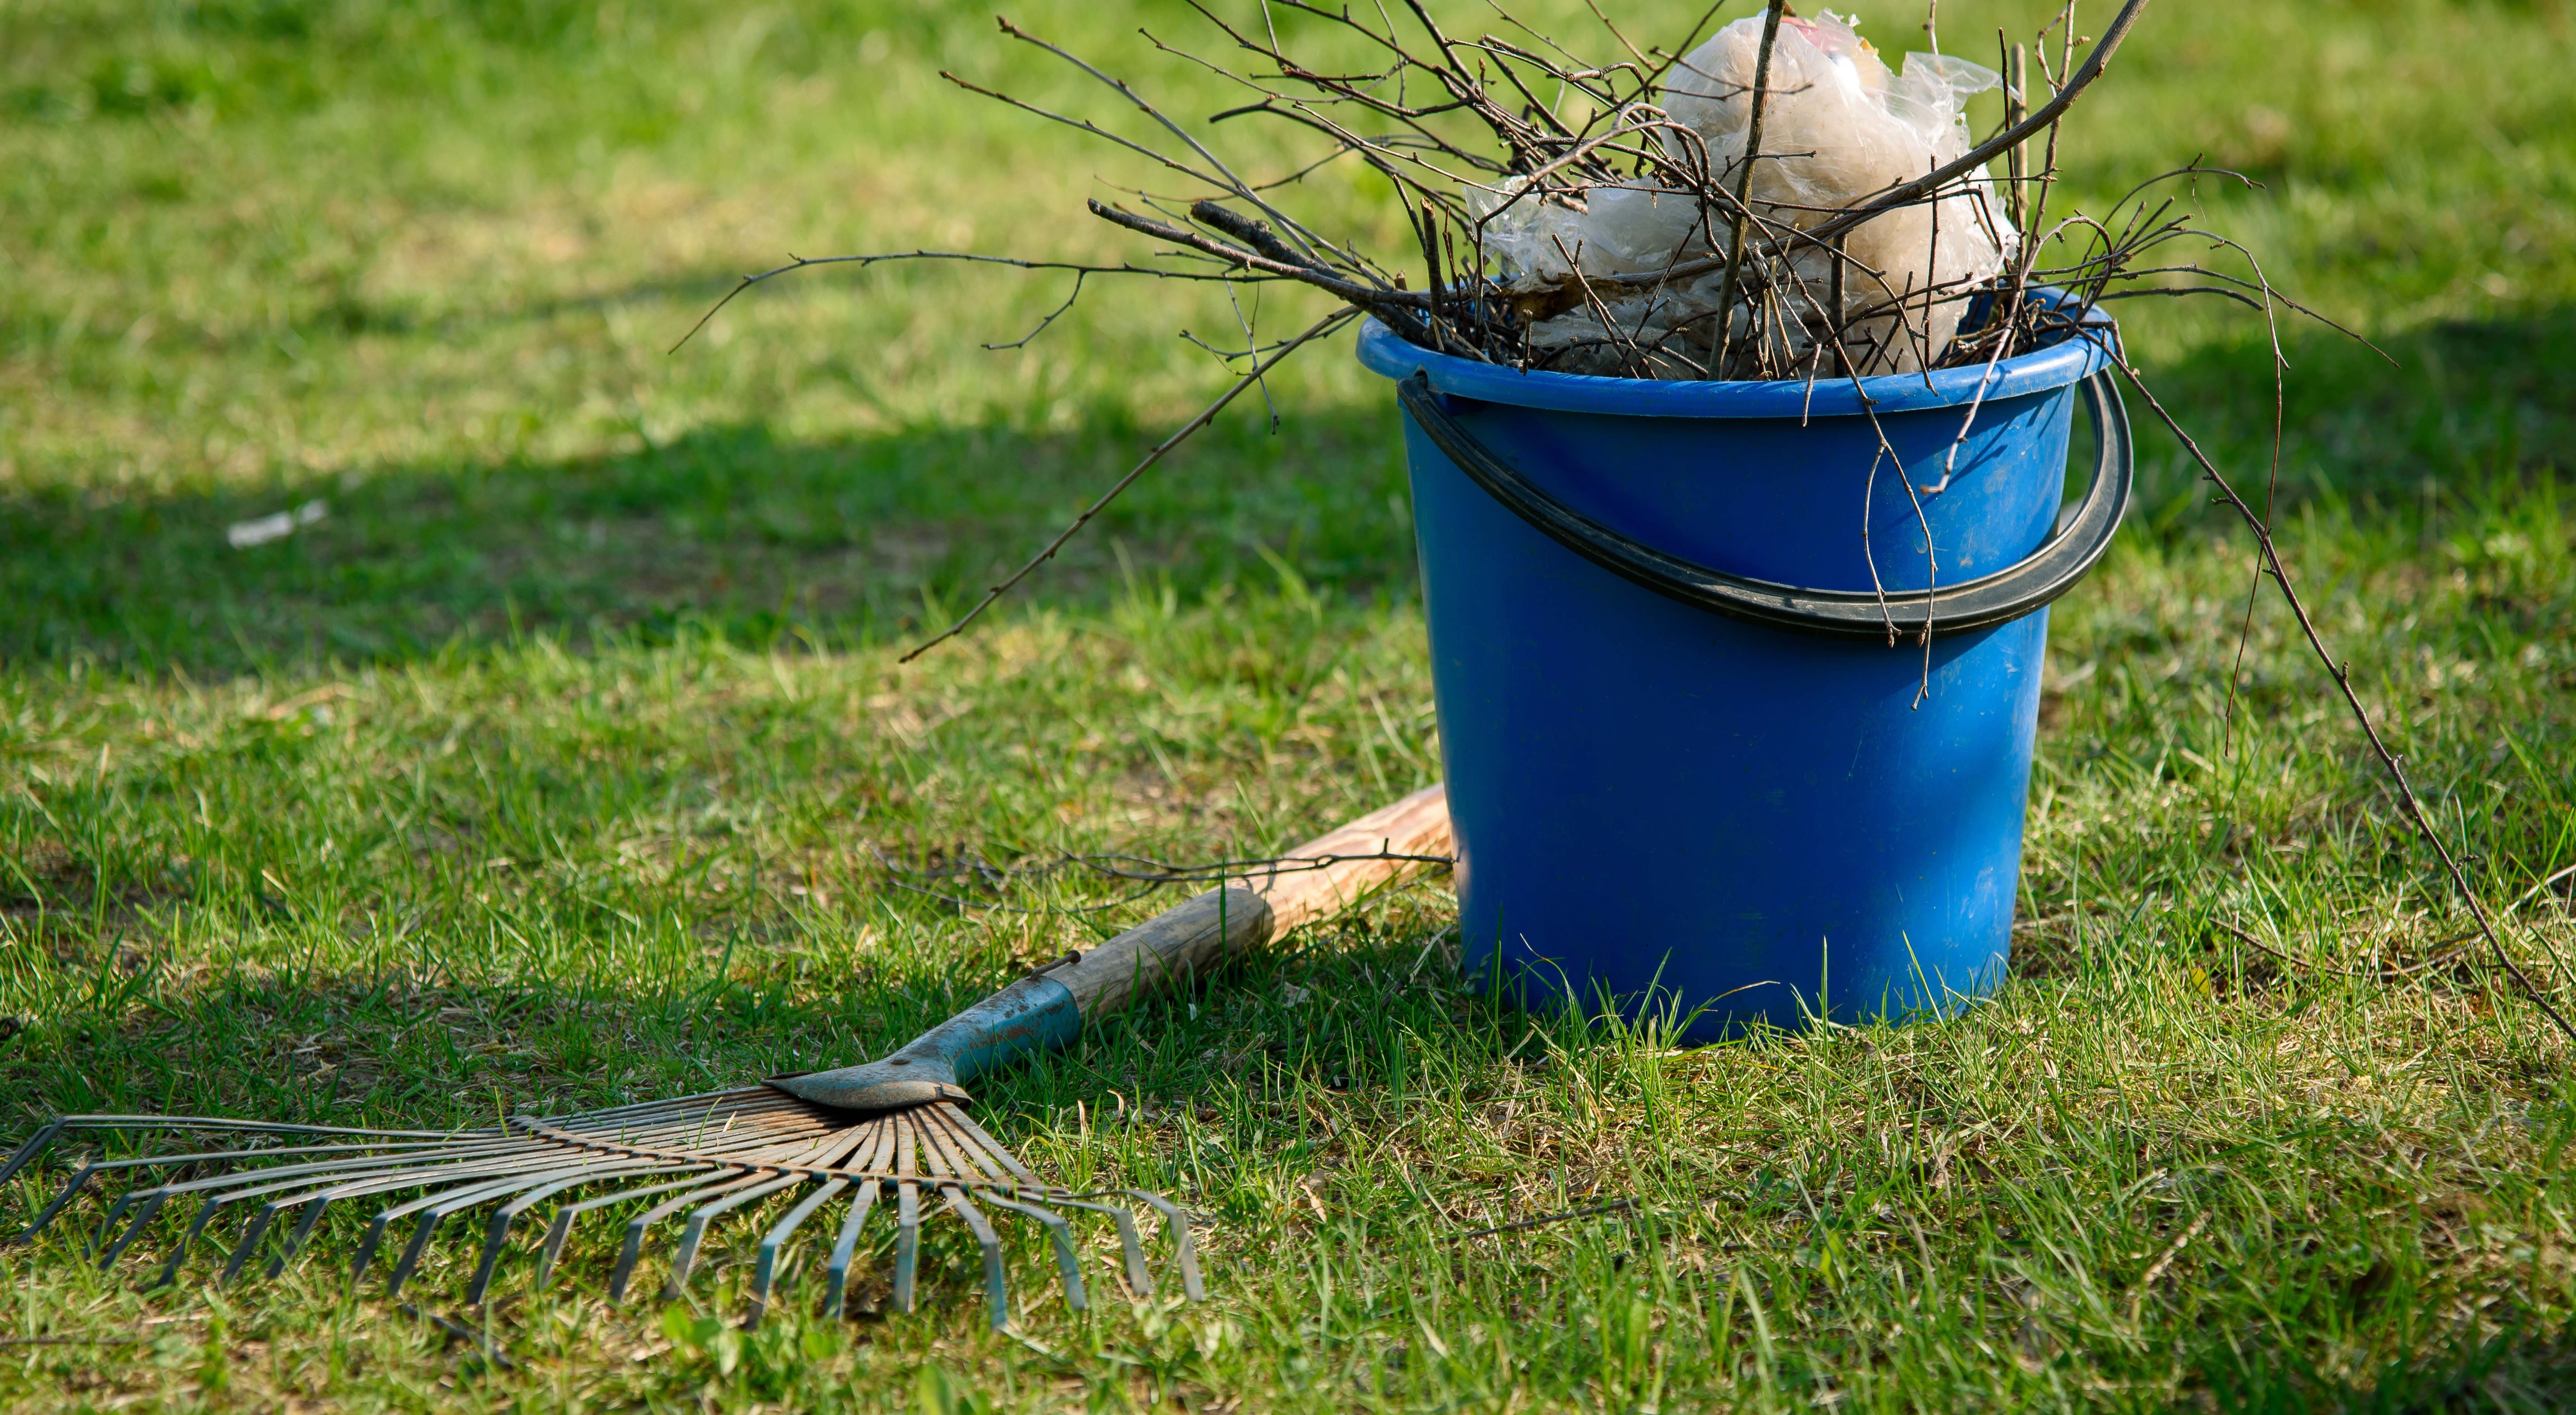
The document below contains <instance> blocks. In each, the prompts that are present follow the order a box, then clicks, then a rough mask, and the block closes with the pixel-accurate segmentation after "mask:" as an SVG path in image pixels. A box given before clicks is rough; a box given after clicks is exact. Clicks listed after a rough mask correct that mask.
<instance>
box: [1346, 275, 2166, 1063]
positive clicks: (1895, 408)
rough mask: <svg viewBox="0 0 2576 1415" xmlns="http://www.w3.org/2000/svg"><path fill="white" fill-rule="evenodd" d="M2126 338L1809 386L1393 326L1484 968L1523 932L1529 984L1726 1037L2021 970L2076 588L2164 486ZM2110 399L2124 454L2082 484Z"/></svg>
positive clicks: (1919, 1007) (1517, 954)
mask: <svg viewBox="0 0 2576 1415" xmlns="http://www.w3.org/2000/svg"><path fill="white" fill-rule="evenodd" d="M2109 338H2110V330H2109V328H2108V326H2107V324H2105V325H2101V326H2098V327H2097V328H2096V329H2090V330H2088V331H2087V334H2086V336H2085V337H2077V338H2069V339H2067V340H2064V341H2062V342H2060V343H2058V344H2055V345H2053V346H2051V347H2047V348H2043V349H2041V350H2039V351H2037V352H2034V353H2030V354H2026V355H2023V356H2021V357H2018V358H2014V359H2010V360H2006V361H2003V362H2001V363H1999V364H1998V365H1996V366H1995V367H1994V368H1993V369H1992V370H1988V369H1984V368H1967V369H1950V370H1944V371H1941V372H1936V373H1932V374H1929V375H1925V374H1904V375H1893V376H1886V377H1879V378H1871V379H1866V380H1862V381H1861V382H1860V383H1859V384H1858V385H1857V386H1855V385H1854V383H1853V382H1852V381H1851V380H1847V379H1846V380H1842V381H1839V382H1828V381H1818V382H1817V383H1815V384H1814V385H1812V386H1809V385H1807V384H1803V383H1795V382H1789V383H1681V382H1651V381H1645V380H1636V379H1614V378H1595V377H1586V376H1580V375H1572V374H1552V373H1518V372H1514V371H1512V370H1510V369H1507V368H1502V367H1497V366H1494V365H1490V364H1481V363H1476V362H1473V361H1470V360H1466V359H1460V358H1453V357H1449V356H1446V355H1441V354H1436V353H1432V352H1430V351H1428V350H1425V349H1422V348H1419V347H1417V346H1415V345H1412V344H1409V343H1406V342H1405V341H1403V340H1402V339H1399V338H1397V337H1396V336H1395V335H1394V334H1392V333H1390V332H1388V331H1387V330H1386V329H1385V328H1384V327H1383V326H1380V325H1378V324H1375V323H1373V322H1372V323H1371V324H1369V325H1367V326H1366V327H1365V329H1364V330H1363V332H1362V334H1361V336H1360V347H1359V356H1360V359H1361V362H1363V363H1364V364H1366V365H1367V366H1368V367H1369V368H1370V369H1372V370H1374V371H1376V372H1378V373H1381V374H1384V375H1386V376H1387V377H1389V378H1393V379H1397V380H1399V381H1400V388H1399V391H1400V395H1401V402H1402V403H1403V406H1404V409H1405V413H1406V418H1405V449H1406V452H1407V454H1408V461H1409V464H1410V468H1411V472H1412V482H1413V504H1414V521H1415V529H1416V535H1417V539H1418V549H1419V552H1420V555H1421V561H1422V586H1423V598H1424V603H1425V608H1426V613H1427V616H1428V618H1429V621H1430V635H1431V654H1432V682H1433V689H1434V693H1435V697H1436V700H1437V704H1438V711H1439V721H1440V748H1441V754H1442V756H1443V758H1444V759H1445V761H1444V765H1445V766H1446V768H1447V774H1448V785H1449V811H1450V818H1451V821H1452V825H1453V829H1454V831H1455V835H1456V840H1457V845H1458V853H1459V865H1458V873H1457V887H1458V894H1459V906H1460V928H1461V931H1462V934H1463V937H1464V943H1465V953H1466V962H1467V966H1468V968H1469V971H1470V972H1471V974H1474V975H1478V976H1482V975H1484V972H1485V970H1486V969H1487V968H1488V967H1490V966H1492V964H1493V961H1494V959H1495V956H1496V954H1497V952H1498V951H1499V954H1500V959H1501V961H1502V963H1503V965H1504V967H1503V970H1502V972H1503V976H1504V977H1506V978H1507V979H1510V980H1511V981H1512V982H1513V983H1514V985H1515V986H1517V987H1519V988H1520V989H1522V990H1523V991H1524V993H1525V995H1526V994H1527V992H1528V991H1529V990H1531V989H1535V990H1537V991H1538V992H1540V993H1542V994H1544V993H1558V994H1562V993H1566V992H1571V993H1573V994H1574V995H1575V996H1576V997H1577V998H1578V999H1580V1000H1581V1001H1582V1002H1583V1004H1584V1005H1586V1006H1600V1005H1605V1004H1606V1005H1614V1006H1617V1007H1619V1008H1621V1009H1623V1010H1626V1011H1629V1012H1630V1013H1632V1014H1633V1013H1635V1012H1636V1011H1637V1010H1638V1009H1640V1008H1646V1007H1651V1008H1652V1009H1653V1010H1655V1011H1656V1012H1657V1013H1659V1014H1665V1015H1687V1016H1691V1017H1692V1018H1693V1020H1692V1022H1691V1024H1690V1026H1689V1028H1688V1034H1689V1036H1691V1037H1692V1038H1693V1039H1697V1040H1708V1039H1713V1038H1715V1037H1718V1036H1722V1035H1727V1034H1729V1033H1732V1032H1734V1031H1736V1030H1739V1029H1740V1028H1742V1027H1743V1026H1745V1025H1747V1024H1750V1023H1753V1022H1755V1021H1762V1022H1768V1023H1771V1024H1773V1025H1776V1026H1782V1027H1797V1026H1801V1025H1804V1024H1806V1023H1807V1022H1809V1021H1810V1020H1812V1019H1815V1018H1820V1017H1824V1018H1831V1019H1833V1020H1835V1021H1845V1022H1849V1021H1863V1020H1868V1019H1874V1018H1881V1017H1887V1018H1895V1017H1903V1016H1907V1015H1910V1014H1917V1013H1922V1012H1926V1011H1931V1012H1948V1011H1951V1010H1954V1009H1955V1008H1956V1007H1958V1006H1959V1005H1961V1004H1963V1003H1964V1002H1966V1001H1967V1000H1968V999H1971V998H1973V997H1976V996H1978V995H1979V994H1981V993H1984V992H1987V991H1989V990H1991V989H1992V988H1994V987H1995V986H1996V984H1997V983H1998V982H1999V981H2000V980H2001V979H2002V976H2003V974H2004V971H2005V967H2006V965H2007V962H2008V960H2009V957H2010V950H2011V942H2012V922H2013V906H2014V901H2015V895H2016V893H2017V883H2018V880H2019V877H2020V870H2021V838H2022V817H2023V813H2024V807H2025V803H2026V799H2027V796H2028V790H2029V784H2030V763H2031V747H2032V740H2033V737H2034V735H2035V733H2036V730H2037V726H2038V714H2039V686H2040V672H2041V661H2042V658H2043V656H2044V653H2045V649H2046V645H2047V636H2048V613H2047V609H2046V605H2047V604H2048V602H2049V601H2050V600H2051V599H2054V598H2055V597H2056V596H2057V595H2059V594H2062V593H2064V592H2065V591H2066V590H2067V589H2068V588H2070V587H2071V586H2072V585H2073V584H2074V583H2075V581H2076V580H2077V579H2079V578H2081V577H2082V575H2083V574H2084V573H2085V571H2087V570H2089V569H2090V568H2091V566H2092V564H2093V563H2094V561H2095V560H2096V559H2098V558H2099V557H2100V555H2101V553H2102V551H2103V550H2104V548H2105V547H2107V545H2108V544H2109V541H2110V537H2111V533H2112V532H2113V531H2114V530H2116V529H2117V526H2118V523H2119V519H2120V515H2121V513H2122V512H2123V511H2124V510H2125V508H2126V505H2127V501H2128V491H2129V481H2130V461H2131V459H2130V442H2129V428H2128V422H2127V419H2126V415H2125V412H2124V411H2123V409H2122V407H2121V404H2120V401H2119V395H2118V392H2117V390H2116V389H2115V388H2114V387H2113V386H2112V384H2111V376H2110V374H2109V373H2108V372H2107V368H2108V358H2107V356H2106V354H2105V352H2104V348H2105V346H2107V344H2108V341H2109ZM1981 381H1983V382H1985V383H1986V390H1985V396H1984V398H1983V399H1982V400H1981V401H1980V400H1979V399H1978V397H1977V388H1978V385H1979V383H1980V382H1981ZM1864 399H1866V400H1867V401H1866V402H1864ZM2079 402H2082V403H2084V404H2086V405H2088V407H2089V410H2090V412H2091V414H2092V419H2093V422H2094V425H2095V431H2096V434H2097V441H2098V444H2099V450H2100V456H2099V459H2098V461H2097V462H2096V463H2095V465H2094V466H2093V469H2092V477H2091V483H2090V485H2089V487H2088V488H2087V489H2086V490H2085V491H2084V492H2083V493H2082V494H2081V495H2080V497H2079V498H2078V499H2077V500H2075V501H2074V502H2072V503H2070V504H2068V505H2066V506H2064V507H2063V508H2061V504H2060V503H2061V500H2062V499H2064V497H2063V493H2064V491H2065V488H2066V484H2067V451H2068V447H2069V443H2070V437H2071V432H2072V425H2073V421H2074V413H2075V409H2076V406H2077V404H2078V403H2079ZM1972 404H1975V405H1976V410H1975V415H1974V418H1973V421H1971V419H1970V417H1969V409H1970V406H1971V405H1972ZM1872 413H1874V414H1875V418H1874V419H1873V417H1872V416H1871V415H1872ZM1963 426H1964V427H1966V428H1967V435H1966V437H1965V438H1964V439H1962V438H1961V436H1960V434H1961V430H1962V428H1963ZM1882 435H1883V437H1884V441H1883V442H1882ZM1953 443H1957V444H1958V450H1957V454H1956V456H1955V458H1953V457H1952V456H1951V451H1950V449H1951V447H1952V445H1953ZM1891 452H1892V453H1893V457H1891V456H1890V455H1889V454H1890V453H1891ZM1945 473H1946V477H1947V480H1946V484H1945V483H1944V476H1945ZM1909 480H1910V481H1911V482H1912V483H1913V488H1914V489H1913V490H1912V492H1911V493H1910V494H1909V491H1908V485H1907V483H1908V481H1909ZM1918 508H1919V509H1918ZM1927 526H1928V527H1929V545H1930V548H1931V549H1932V550H1933V551H1934V552H1937V569H1938V574H1937V577H1936V575H1935V573H1934V571H1935V567H1936V560H1935V556H1934V555H1930V554H1927V553H1926V536H1925V527H1927ZM1936 578H1937V584H1936V583H1935V581H1936ZM1927 613H1928V615H1929V617H1930V620H1931V625H1932V631H1931V640H1930V654H1929V668H1928V672H1927V669H1926V656H1925V650H1924V645H1923V642H1922V636H1921V632H1920V631H1921V627H1922V625H1923V623H1924V620H1925V618H1926V615H1927ZM1891 626H1893V630H1894V632H1893V635H1892V637H1893V638H1894V640H1895V642H1893V643H1892V644H1891V642H1890V639H1891V632H1890V629H1891ZM1532 1000H1533V1001H1535V1000H1539V999H1536V998H1533V999H1532Z"/></svg>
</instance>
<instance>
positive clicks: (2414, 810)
mask: <svg viewBox="0 0 2576 1415" xmlns="http://www.w3.org/2000/svg"><path fill="white" fill-rule="evenodd" d="M2105 352H2108V353H2109V354H2111V356H2112V363H2113V365H2114V366H2115V367H2117V368H2118V369H2119V370H2120V372H2121V374H2122V375H2123V376H2124V377H2126V378H2127V379H2128V381H2129V386H2130V387H2132V388H2134V389H2136V390H2137V391H2138V396H2139V397H2141V398H2144V399H2145V400H2146V401H2147V406H2148V408H2150V409H2152V410H2153V411H2154V413H2155V415H2156V418H2157V420H2158V421H2160V422H2162V423H2163V424H2164V425H2165V428H2166V430H2167V431H2169V432H2171V433H2172V434H2173V435H2174V440H2175V441H2177V442H2179V443H2180V444H2181V445H2182V448H2183V450H2184V451H2185V452H2186V453H2188V454H2189V455H2190V457H2191V459H2192V461H2194V462H2195V463H2198V464H2199V466H2200V470H2201V475H2202V477H2203V478H2204V479H2205V480H2207V481H2208V482H2209V483H2210V485H2212V486H2215V487H2217V488H2218V496H2219V499H2220V500H2222V501H2224V502H2226V503H2227V504H2228V505H2229V506H2230V507H2232V508H2234V509H2235V511H2236V513H2237V515H2238V516H2239V517H2240V518H2241V519H2243V521H2244V522H2245V524H2246V526H2247V527H2248V528H2249V529H2251V530H2252V531H2253V532H2254V539H2255V543H2256V544H2257V545H2259V546H2260V547H2261V548H2262V552H2263V564H2264V567H2265V570H2266V572H2267V573H2269V574H2270V575H2271V577H2272V583H2273V584H2275V585H2277V586H2279V587H2280V590H2281V598H2282V599H2283V601H2285V602H2286V603H2287V604H2288V605H2289V607H2290V613H2291V615H2292V616H2293V617H2294V618H2296V619H2297V620H2298V621H2299V629H2300V632H2302V633H2304V634H2305V635H2306V636H2307V640H2308V647H2309V649H2310V650H2312V651H2313V652H2314V653H2315V654H2316V656H2317V661H2318V662H2320V663H2322V664H2324V665H2325V668H2326V672H2327V673H2328V675H2329V676H2331V677H2332V678H2333V679H2334V682H2335V686H2336V687H2337V688H2338V689H2340V690H2342V693H2343V700H2344V705H2345V706H2346V707H2347V708H2349V709H2350V710H2351V712H2352V717H2353V720H2354V721H2355V722H2357V723H2359V724H2360V725H2361V732H2362V736H2363V737H2364V738H2366V739H2368V741H2369V742H2370V749H2371V751H2372V752H2373V753H2374V754H2375V755H2377V756H2378V758H2379V762H2380V765H2381V766H2382V767H2384V768H2385V769H2386V770H2387V772H2388V778H2389V780H2390V781H2391V782H2393V783H2395V785H2396V787H2397V799H2398V802H2399V804H2400V805H2401V806H2402V807H2403V808H2404V810H2405V813H2406V818H2407V821H2408V822H2409V823H2410V824H2411V825H2413V826H2414V827H2415V832H2416V834H2417V835H2419V836H2421V837H2422V838H2423V840H2424V843H2425V844H2427V845H2430V846H2432V847H2433V853H2434V854H2435V855H2436V856H2438V857H2440V859H2441V861H2442V869H2443V872H2444V873H2445V874H2447V875H2448V876H2449V877H2450V881H2451V887H2452V889H2454V890H2456V891H2457V892H2458V893H2459V896H2460V902H2461V903H2462V904H2464V905H2465V906H2467V908H2468V911H2469V917H2470V918H2472V919H2474V920H2476V921H2477V925H2478V932H2479V933H2480V934H2481V935H2483V936H2484V937H2485V939H2486V941H2487V946H2488V947H2489V948H2490V949H2491V950H2493V952H2494V953H2495V960H2496V963H2497V966H2499V967H2501V968H2503V969H2504V971H2505V973H2506V974H2507V975H2508V976H2509V977H2511V978H2512V979H2513V981H2514V983H2515V984H2516V985H2517V986H2519V987H2520V988H2521V989H2522V993H2523V996H2525V997H2527V998H2529V999H2530V1000H2531V1002H2532V1005H2534V1006H2536V1007H2538V1008H2539V1009H2540V1010H2541V1012H2542V1013H2544V1014H2546V1015H2547V1016H2548V1018H2549V1020H2550V1021H2551V1022H2552V1023H2554V1024H2556V1025H2557V1028H2558V1031H2559V1034H2560V1035H2562V1036H2564V1037H2565V1038H2566V1039H2567V1040H2568V1041H2569V1042H2570V1043H2576V1026H2571V1025H2570V1024H2569V1023H2568V1021H2567V1019H2566V1017H2564V1016H2563V1015H2561V1014H2560V1013H2559V1011H2558V1009H2557V1008H2556V1007H2554V1006H2552V1005H2551V1004H2550V1001H2549V999H2548V998H2547V997H2546V996H2544V995H2542V993H2541V991H2540V988H2539V986H2538V985H2537V984H2535V983H2533V982H2532V980H2531V977H2530V975H2529V974H2527V973H2525V972H2523V970H2522V966H2521V965H2520V964H2518V963H2516V962H2514V961H2513V955H2512V954H2510V953H2507V952H2506V951H2505V946H2504V940H2503V939H2502V938H2500V937H2498V936H2497V934H2496V930H2495V924H2494V923H2493V921H2491V920H2490V919H2488V917H2487V910H2486V905H2485V904H2484V903H2482V902H2480V901H2479V899H2478V896H2477V891H2476V890H2474V889H2472V888H2470V886H2469V877H2468V874H2467V872H2466V871H2464V870H2462V869H2461V868H2460V862H2459V860H2458V859H2457V858H2456V857H2454V856H2453V855H2452V854H2451V847H2450V844H2449V843H2448V842H2447V841H2445V840H2443V839H2442V834H2441V832H2440V831H2438V830H2436V829H2434V827H2433V822H2432V819H2431V817H2429V816H2427V815H2426V814H2425V812H2424V803H2423V802H2422V801H2420V800H2418V799H2417V798H2416V795H2415V784H2414V783H2413V782H2411V781H2409V780H2408V779H2407V777H2406V767H2405V764H2404V762H2403V761H2402V760H2401V759H2400V758H2399V757H2398V755H2397V754H2396V753H2395V752H2393V751H2391V750H2389V747H2388V743H2387V742H2386V741H2385V740H2383V739H2382V738H2381V737H2380V735H2379V725H2378V724H2377V723H2376V722H2374V721H2372V720H2371V716H2370V709H2369V708H2367V707H2365V706H2363V705H2362V701H2361V695H2360V693H2358V692H2357V691H2355V690H2354V688H2353V686H2352V666H2351V665H2350V664H2348V663H2345V662H2342V661H2340V660H2338V659H2337V658H2336V657H2335V656H2334V654H2333V652H2332V651H2331V650H2329V649H2327V647H2326V642H2325V637H2324V636H2323V635H2322V634H2320V633H2319V632H2318V630H2317V624H2316V620H2314V619H2313V618H2311V617H2309V614H2308V607H2307V605H2306V603H2305V602H2303V601H2302V600H2301V599H2300V598H2299V592H2298V589H2297V587H2296V586H2294V585H2292V584H2291V583H2290V572H2289V568H2288V567H2287V566H2285V565H2283V564H2282V563H2281V553H2280V550H2279V548H2278V547H2276V546H2274V545H2273V543H2272V531H2271V528H2270V527H2269V526H2266V525H2265V524H2264V523H2263V518H2262V517H2261V516H2259V515H2256V514H2255V512H2254V508H2253V507H2252V506H2249V505H2247V504H2246V502H2245V498H2244V497H2242V496H2239V495H2238V494H2237V492H2236V487H2235V485H2234V484H2233V483H2231V482H2230V481H2228V479H2227V476H2226V474H2225V473H2223V472H2221V471H2219V470H2218V465H2217V464H2216V463H2214V462H2212V461H2210V459H2209V455H2208V454H2207V453H2205V452H2203V451H2201V448H2200V443H2199V442H2197V441H2195V440H2194V439H2193V438H2192V436H2191V434H2190V433H2188V432H2185V431H2184V430H2183V427H2182V424H2180V423H2178V422H2176V421H2175V420H2174V416H2173V414H2171V413H2169V412H2167V411H2165V405H2164V404H2163V403H2162V402H2161V401H2159V400H2158V399H2157V397H2156V395H2155V392H2154V390H2152V389H2150V388H2148V387H2147V384H2146V380H2145V379H2144V378H2143V377H2141V376H2140V375H2139V373H2138V371H2137V369H2136V368H2135V367H2134V366H2132V365H2131V364H2130V363H2129V361H2128V359H2127V358H2126V357H2125V356H2124V355H2122V354H2121V353H2120V351H2119V350H2118V349H2116V348H2108V349H2106V350H2105Z"/></svg>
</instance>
